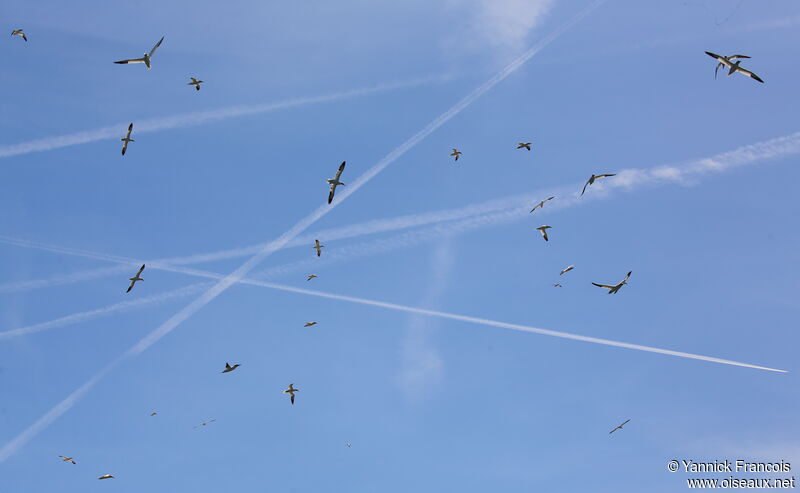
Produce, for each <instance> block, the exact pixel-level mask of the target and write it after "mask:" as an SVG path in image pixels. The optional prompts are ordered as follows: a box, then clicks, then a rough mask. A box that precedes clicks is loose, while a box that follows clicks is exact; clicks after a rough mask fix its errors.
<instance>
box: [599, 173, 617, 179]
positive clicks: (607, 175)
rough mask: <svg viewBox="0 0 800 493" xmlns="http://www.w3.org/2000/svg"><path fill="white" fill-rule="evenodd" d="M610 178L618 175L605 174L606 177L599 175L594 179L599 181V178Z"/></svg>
mask: <svg viewBox="0 0 800 493" xmlns="http://www.w3.org/2000/svg"><path fill="white" fill-rule="evenodd" d="M609 176H617V174H616V173H606V174H604V175H597V176H595V177H594V178H595V180H596V179H598V178H608V177H609Z"/></svg>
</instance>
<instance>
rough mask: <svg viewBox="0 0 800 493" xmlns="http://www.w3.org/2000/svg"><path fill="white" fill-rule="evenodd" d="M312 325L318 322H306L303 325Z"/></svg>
mask: <svg viewBox="0 0 800 493" xmlns="http://www.w3.org/2000/svg"><path fill="white" fill-rule="evenodd" d="M312 325H317V322H306V324H305V325H304V326H303V327H311V326H312Z"/></svg>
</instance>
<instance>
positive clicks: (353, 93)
mask: <svg viewBox="0 0 800 493" xmlns="http://www.w3.org/2000/svg"><path fill="white" fill-rule="evenodd" d="M449 79H450V76H446V75H441V76H432V77H425V78H419V79H413V80H408V81H402V82H392V83H386V84H378V85H374V86H369V87H361V88H357V89H352V90H349V91H342V92H335V93H331V94H324V95H321V96H309V97H303V98H294V99H288V100H286V101H278V102H274V103H262V104H253V105H237V106H229V107H226V108H219V109H216V110H210V111H197V112H192V113H182V114H180V115H172V116H163V117H158V118H148V119H146V120H138V121H136V122H135V127H134V131H135V132H136V134H137V135H138V134H144V133H151V132H158V131H161V130H171V129H175V128H185V127H194V126H198V125H206V124H208V123H214V122H218V121H222V120H227V119H230V118H238V117H242V116H249V115H257V114H261V113H269V112H272V111H278V110H284V109H289V108H296V107H299V106H307V105H311V104H321V103H333V102H336V101H343V100H346V99H353V98H357V97H361V96H367V95H370V94H376V93H380V92H386V91H392V90H397V89H404V88H409V87H415V86H421V85H425V84H431V83H434V82H444V81H446V80H449ZM129 123H130V122H123V123H118V124H116V125H109V126H107V127H100V128H94V129H91V130H84V131H82V132H76V133H72V134H67V135H56V136H52V137H46V138H43V139H36V140H29V141H26V142H20V143H18V144H10V145H5V146H0V158H7V157H12V156H21V155H24V154H30V153H32V152H43V151H51V150H53V149H60V148H63V147H70V146H75V145H80V144H88V143H90V142H97V141H100V140H106V139H114V138H120V136H122V135H123V134H124V133H125V129H126V128H127V127H128V124H129Z"/></svg>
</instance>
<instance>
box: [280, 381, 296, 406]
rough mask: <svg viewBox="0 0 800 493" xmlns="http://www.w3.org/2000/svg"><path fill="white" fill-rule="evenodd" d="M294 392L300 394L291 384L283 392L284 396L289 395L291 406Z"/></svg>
mask: <svg viewBox="0 0 800 493" xmlns="http://www.w3.org/2000/svg"><path fill="white" fill-rule="evenodd" d="M295 392H300V389H296V388H294V384H293V383H290V384H289V388H287V389H286V390H284V391H283V393H284V394H289V395H291V396H292V397H291V399H290V400H291V401H292V404H294V393H295Z"/></svg>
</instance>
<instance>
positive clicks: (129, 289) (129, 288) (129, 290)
mask: <svg viewBox="0 0 800 493" xmlns="http://www.w3.org/2000/svg"><path fill="white" fill-rule="evenodd" d="M134 284H136V281H131V285H130V286H128V290H127V291H125V292H126V293H130V292H131V289H133V285H134Z"/></svg>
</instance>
